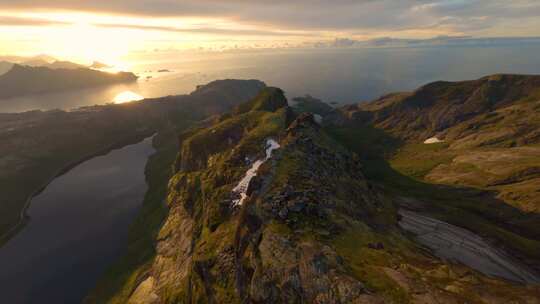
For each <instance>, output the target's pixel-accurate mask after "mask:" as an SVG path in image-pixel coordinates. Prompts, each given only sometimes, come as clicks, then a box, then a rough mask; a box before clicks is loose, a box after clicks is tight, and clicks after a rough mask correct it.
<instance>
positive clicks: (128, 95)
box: [113, 91, 144, 104]
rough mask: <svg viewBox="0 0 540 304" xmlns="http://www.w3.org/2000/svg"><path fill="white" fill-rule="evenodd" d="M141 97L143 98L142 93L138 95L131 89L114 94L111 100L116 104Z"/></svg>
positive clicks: (137, 99) (140, 98)
mask: <svg viewBox="0 0 540 304" xmlns="http://www.w3.org/2000/svg"><path fill="white" fill-rule="evenodd" d="M143 99H144V96H142V95H139V94H137V93H134V92H132V91H124V92H122V93H120V94H118V95H116V97H114V99H113V102H114V103H116V104H120V103H126V102H132V101H139V100H143Z"/></svg>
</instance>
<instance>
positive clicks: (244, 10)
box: [0, 0, 540, 35]
mask: <svg viewBox="0 0 540 304" xmlns="http://www.w3.org/2000/svg"><path fill="white" fill-rule="evenodd" d="M2 9H4V10H8V9H9V10H29V9H32V10H39V9H44V10H79V11H91V12H102V13H110V14H120V15H137V16H146V17H156V16H161V17H176V18H181V17H207V18H220V19H226V20H232V21H236V22H238V23H242V24H248V25H256V26H264V27H267V28H268V29H269V30H268V31H274V32H276V33H278V32H284V31H318V32H326V31H333V32H335V31H342V32H349V33H350V32H365V33H369V32H373V31H378V32H385V31H386V32H389V31H404V30H409V31H410V30H414V29H422V30H427V29H432V30H439V32H440V31H443V32H446V33H448V34H472V33H475V32H477V31H487V33H501V32H504V25H507V24H509V23H510V24H517V23H519V22H521V21H523V20H524V19H528V20H533V19H538V16H539V15H540V1H537V0H512V1H508V0H489V1H485V0H399V1H396V0H332V1H330V0H294V1H290V0H273V1H268V0H184V1H177V0H94V1H88V0H17V1H13V0H0V10H2ZM531 24H535V23H534V22H533V23H531ZM155 30H158V29H157V28H156V29H155ZM162 30H171V29H167V28H163V29H162ZM201 31H203V32H205V31H208V32H209V31H210V30H205V29H201ZM265 32H266V31H263V32H261V34H263V35H264V34H265ZM246 34H247V35H252V34H257V33H256V32H252V33H249V32H247V33H246ZM522 35H540V28H538V27H534V26H529V27H526V28H523V29H522Z"/></svg>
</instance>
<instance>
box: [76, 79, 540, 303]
mask: <svg viewBox="0 0 540 304" xmlns="http://www.w3.org/2000/svg"><path fill="white" fill-rule="evenodd" d="M351 109H352V110H351ZM336 112H337V113H336ZM358 113H360V115H359V114H358ZM364 114H365V111H362V110H358V109H357V108H356V107H355V106H349V107H345V108H343V109H338V110H336V111H334V112H332V113H329V114H328V115H326V117H324V119H323V123H322V124H320V123H318V122H317V121H316V119H315V117H314V116H313V114H311V113H300V114H295V113H294V110H293V109H292V108H290V107H289V106H288V103H287V101H286V99H285V97H284V96H283V93H282V91H281V90H279V89H277V88H266V89H265V90H263V91H262V92H261V93H260V94H259V95H258V96H257V97H255V98H253V99H252V100H251V101H249V102H246V103H243V104H241V105H240V106H239V107H237V108H235V109H233V110H232V111H231V112H229V113H226V114H223V115H220V116H218V117H215V118H214V119H212V120H207V121H205V122H203V123H201V124H199V125H198V126H196V127H194V128H192V129H190V130H188V131H187V132H184V133H183V134H182V135H181V136H180V139H179V141H180V143H181V145H180V149H179V153H178V155H177V159H176V162H175V165H174V166H173V168H174V169H173V170H174V171H173V176H172V178H171V179H170V181H169V183H168V192H167V195H166V198H167V204H168V212H167V215H166V217H165V221H164V222H163V225H162V226H161V227H160V228H159V232H157V234H156V237H155V240H154V242H153V243H152V244H153V248H154V250H155V251H154V255H153V256H152V257H151V258H150V259H149V260H146V262H145V263H144V264H138V265H137V266H136V267H134V268H128V269H123V271H124V275H123V277H116V278H115V277H114V276H112V277H109V278H108V279H106V280H104V281H102V282H101V283H100V284H99V285H98V287H97V289H96V290H95V291H94V292H93V293H92V294H91V295H90V296H89V297H88V298H87V299H86V302H87V303H102V302H107V303H126V302H127V303H193V302H199V303H411V302H412V303H458V302H471V303H485V302H493V301H500V302H501V303H502V302H508V301H518V302H519V301H532V302H531V303H534V301H535V295H537V294H538V293H539V292H540V290H538V286H535V285H534V284H531V285H516V284H514V283H510V282H507V281H504V280H501V279H496V278H491V277H489V276H486V275H484V274H482V273H481V272H480V271H481V269H480V270H479V269H476V270H474V269H475V268H474V267H473V268H470V267H472V266H474V265H472V266H471V265H469V266H466V265H463V264H459V263H450V262H447V261H442V260H439V259H437V258H435V257H434V256H433V255H431V254H426V249H425V247H421V246H419V245H418V243H416V241H417V240H416V238H415V237H414V236H412V235H410V234H409V233H408V232H406V231H405V230H402V229H400V228H399V226H400V224H399V223H400V222H401V221H402V220H403V218H402V215H400V213H399V212H398V210H401V209H403V208H406V207H407V206H408V208H409V209H413V210H416V212H420V213H421V214H422V216H426V215H429V216H430V217H433V218H434V219H435V218H436V219H440V216H441V213H437V211H438V209H436V208H443V207H444V206H445V205H444V204H442V205H439V204H440V203H439V200H440V197H439V198H436V197H435V198H432V197H429V199H434V200H433V201H430V200H428V197H427V196H419V195H417V194H416V193H415V192H410V191H408V192H401V193H396V191H395V190H394V189H393V188H392V187H393V186H394V185H393V184H391V183H386V182H384V181H381V180H380V179H377V178H376V176H374V174H373V171H372V170H373V169H376V170H381V168H374V167H373V165H374V164H375V162H373V161H370V160H369V159H368V158H366V156H369V153H366V152H367V151H368V149H369V146H366V145H364V144H363V143H362V144H360V145H357V146H355V145H356V142H355V141H356V140H358V138H357V137H363V138H362V140H364V141H366V140H367V144H368V145H373V147H371V148H379V147H381V142H377V141H375V142H370V141H369V139H370V138H373V136H372V137H367V135H369V134H366V133H365V129H367V127H366V123H367V121H364V120H362V119H360V118H361V117H366V116H364ZM336 117H340V118H339V119H338V118H336ZM358 120H359V121H358ZM340 128H341V129H340ZM351 132H352V135H353V137H355V138H351V137H344V136H343V135H351ZM377 134H378V133H377ZM418 137H419V138H421V136H418ZM411 138H412V137H411ZM269 139H272V140H274V141H276V143H277V145H278V147H279V148H278V149H276V150H274V151H273V152H272V154H271V157H270V158H269V159H268V160H267V161H266V162H264V163H262V164H261V165H260V167H259V168H258V170H257V172H256V175H255V176H254V177H253V178H252V180H251V182H250V184H249V185H248V187H247V193H246V195H247V199H246V200H245V201H244V202H243V203H242V204H241V205H239V206H238V205H235V203H234V202H235V200H236V194H235V192H234V191H233V190H234V189H235V185H237V184H238V182H239V181H240V180H241V179H242V177H243V176H245V174H246V172H247V170H248V169H249V168H250V167H251V166H253V165H254V164H255V162H256V161H257V160H259V159H261V158H262V157H263V156H264V151H265V148H266V143H267V141H268V140H269ZM379 139H380V140H383V139H384V136H382V135H381V137H380V138H379ZM426 146H427V145H426ZM382 148H384V147H382ZM380 161H383V160H380ZM376 163H377V164H378V163H379V160H377V162H376ZM380 173H381V172H380ZM382 173H384V170H383V171H382ZM400 178H403V177H400ZM407 181H408V183H409V184H408V185H411V184H412V185H414V187H419V188H418V189H419V190H420V191H425V190H426V186H424V185H418V184H417V182H416V181H414V182H413V181H411V180H410V178H408V177H407ZM429 187H435V186H429ZM397 190H398V191H400V189H397ZM413 190H416V189H413ZM429 191H432V190H431V189H429ZM435 193H436V194H437V195H442V194H444V195H447V193H448V195H450V194H451V195H461V196H463V197H467V198H470V197H474V196H476V198H477V199H478V195H479V192H473V191H472V190H465V189H463V190H462V189H446V188H443V187H438V186H437V190H435ZM435 199H437V200H435ZM449 199H453V197H450V198H449ZM444 202H446V201H444ZM460 203H461V202H460ZM466 203H469V201H467V202H466ZM463 204H465V202H463ZM422 206H424V207H422ZM447 207H448V208H450V207H452V208H455V209H454V211H452V212H453V213H448V215H447V217H448V218H445V219H444V220H446V221H448V222H450V223H455V220H456V219H455V218H451V217H449V216H450V215H452V214H454V213H457V214H459V215H460V216H461V219H462V220H465V219H466V220H467V221H469V220H471V221H470V222H468V223H469V224H473V226H466V227H465V228H468V229H469V231H472V232H473V236H471V237H470V239H471V240H476V239H477V238H481V239H484V238H485V239H487V240H488V242H487V243H488V244H489V245H490V246H492V245H493V244H497V245H498V247H502V248H509V249H511V248H514V249H515V250H516V252H517V251H519V250H522V253H523V254H524V255H526V254H531V255H530V256H528V258H529V259H530V260H529V263H527V264H528V265H530V264H531V263H535V262H534V261H536V260H535V256H534V248H537V247H535V246H537V245H538V244H540V243H538V240H536V239H535V237H533V236H531V238H530V239H527V242H530V244H529V243H527V242H526V241H525V240H526V238H525V237H523V240H521V239H518V238H517V236H516V239H511V238H510V237H511V236H512V237H514V234H512V233H513V232H512V230H509V231H506V230H505V229H506V226H504V225H503V226H502V227H499V226H497V224H496V223H494V222H493V221H492V219H485V218H482V217H481V215H478V214H475V213H474V211H472V210H470V209H467V208H464V207H463V206H459V205H458V206H453V205H452V206H447ZM490 207H492V208H494V207H496V208H494V209H493V210H494V212H497V210H502V209H500V207H499V206H496V205H490ZM459 208H461V209H459ZM505 210H507V211H509V210H511V209H505ZM458 211H459V212H461V213H458ZM516 212H518V211H515V210H514V211H511V212H510V211H509V213H508V214H507V215H508V216H513V214H519V213H516ZM474 216H476V217H477V219H475V218H474ZM490 216H491V215H490ZM521 217H522V218H524V219H525V218H528V215H521ZM528 219H530V218H528ZM505 220H507V219H505ZM432 222H435V221H432ZM528 223H533V222H528ZM462 224H463V223H461V224H460V225H457V226H456V227H458V228H452V226H451V225H448V226H447V227H449V228H448V229H449V231H450V233H453V232H459V231H460V230H459V229H462V228H459V226H463V225H462ZM474 224H479V225H486V226H487V227H489V228H491V227H494V230H493V231H492V235H493V233H499V234H501V236H504V237H508V238H506V239H504V238H502V237H500V238H499V240H497V242H494V241H493V239H492V238H489V236H488V235H486V234H485V231H483V230H482V229H479V227H478V226H477V227H474ZM488 225H491V226H488ZM531 225H532V224H531ZM531 225H530V226H526V225H525V226H524V227H531V228H533V227H534V226H531ZM426 227H427V226H426ZM495 227H496V228H495ZM424 228H425V227H424ZM424 228H422V229H424ZM534 229H536V228H534ZM474 233H477V234H474ZM521 241H523V242H524V243H523V244H521V245H523V246H521V245H520V244H518V242H521ZM512 242H514V243H512ZM503 244H504V246H503ZM525 244H527V246H528V245H530V251H527V250H526V248H525V247H524V245H525ZM506 245H508V246H506ZM512 246H515V247H512ZM520 246H521V247H520ZM463 250H467V249H463ZM465 252H466V251H465ZM512 253H514V252H512ZM503 256H505V255H503ZM518 256H519V255H518ZM482 258H486V257H485V256H484V257H482ZM487 258H488V259H489V255H488V257H487ZM536 258H538V257H537V256H536ZM512 263H514V262H512ZM518 264H519V263H518ZM497 267H498V266H497ZM519 267H526V268H527V267H528V266H527V265H525V266H523V265H521V264H520V266H519ZM519 267H518V270H517V271H519ZM531 271H532V272H534V271H533V270H531ZM524 277H527V276H524ZM531 277H532V278H533V280H534V278H536V277H535V275H532V276H531ZM126 278H129V279H126ZM110 280H112V281H110ZM111 282H114V284H111ZM111 286H116V287H115V288H112V287H111Z"/></svg>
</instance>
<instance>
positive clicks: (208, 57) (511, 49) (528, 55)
mask: <svg viewBox="0 0 540 304" xmlns="http://www.w3.org/2000/svg"><path fill="white" fill-rule="evenodd" d="M127 60H129V61H131V62H132V66H131V69H132V71H133V72H135V73H137V74H138V75H139V76H140V79H139V81H138V82H137V83H134V84H130V85H113V86H108V87H100V88H94V89H86V90H79V91H71V92H63V93H56V94H41V95H39V96H25V97H21V98H14V99H9V100H0V112H20V111H27V110H32V109H53V108H61V109H71V108H75V107H79V106H84V105H94V104H104V103H107V102H111V101H112V100H113V99H114V97H115V96H116V95H118V94H120V93H122V92H125V91H131V92H134V93H136V94H139V95H142V96H144V97H159V96H165V95H175V94H185V93H189V92H191V91H193V90H194V88H195V87H196V86H197V85H199V84H204V83H208V82H210V81H212V80H216V79H224V78H237V79H260V80H262V81H264V82H266V83H267V84H268V85H272V86H277V87H280V88H282V89H284V90H285V92H286V94H287V96H288V97H295V96H300V95H305V94H310V95H312V96H315V97H319V98H322V99H323V100H325V101H327V102H338V103H342V104H344V103H353V102H359V101H365V100H371V99H374V98H376V97H378V96H380V95H383V94H386V93H390V92H395V91H406V90H413V89H415V88H417V87H418V86H421V85H423V84H426V83H429V82H432V81H436V80H450V81H457V80H466V79H475V78H479V77H482V76H485V75H489V74H495V73H519V74H540V44H526V45H515V46H508V45H501V46H452V47H419V48H412V47H409V48H371V49H369V48H364V49H361V48H356V49H352V48H351V49H310V50H296V49H295V50H268V51H243V52H240V51H238V52H228V53H206V54H188V53H178V52H168V53H167V52H147V53H137V54H133V55H130V56H129V57H128V58H127ZM161 69H166V70H169V72H158V71H159V70H161ZM147 77H148V78H147Z"/></svg>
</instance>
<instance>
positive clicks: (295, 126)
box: [287, 113, 320, 133]
mask: <svg viewBox="0 0 540 304" xmlns="http://www.w3.org/2000/svg"><path fill="white" fill-rule="evenodd" d="M306 128H315V129H319V128H320V125H319V124H318V123H317V122H316V121H315V117H314V115H313V114H312V113H302V114H300V115H299V116H298V117H297V118H296V119H295V120H294V121H293V122H292V123H291V124H290V126H289V128H288V129H287V132H289V133H293V132H295V131H298V130H300V129H306Z"/></svg>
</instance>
